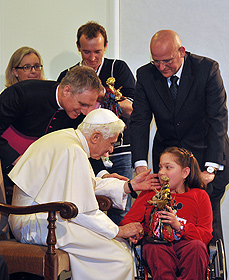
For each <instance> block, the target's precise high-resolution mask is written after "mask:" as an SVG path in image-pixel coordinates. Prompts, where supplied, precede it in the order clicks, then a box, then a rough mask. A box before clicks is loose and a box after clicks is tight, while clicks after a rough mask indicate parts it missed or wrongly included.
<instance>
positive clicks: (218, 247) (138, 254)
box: [131, 239, 227, 280]
mask: <svg viewBox="0 0 229 280" xmlns="http://www.w3.org/2000/svg"><path fill="white" fill-rule="evenodd" d="M131 247H132V250H133V254H134V257H135V266H136V276H135V280H153V276H152V275H151V272H150V269H149V268H148V266H147V263H146V262H145V261H144V260H143V258H142V250H141V249H142V245H141V244H137V245H134V244H131ZM208 249H209V255H210V262H209V265H208V269H207V272H206V280H227V269H226V257H225V251H224V246H223V242H222V240H221V239H219V240H217V241H216V244H215V246H213V245H209V247H208Z"/></svg>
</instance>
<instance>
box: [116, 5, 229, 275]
mask: <svg viewBox="0 0 229 280" xmlns="http://www.w3.org/2000/svg"><path fill="white" fill-rule="evenodd" d="M228 13H229V1H228V0H220V1H213V0H201V1H200V0H185V1H184V0H174V1H171V0H164V1H160V0H121V1H120V58H122V59H125V60H126V61H127V62H128V64H129V65H130V67H131V69H132V70H133V72H134V73H135V71H136V69H137V68H138V67H139V66H141V65H144V64H146V63H148V62H149V60H150V52H149V43H150V39H151V38H152V35H153V34H154V33H155V32H156V31H158V30H160V29H172V30H174V31H176V32H177V33H178V34H179V35H180V37H181V41H182V44H183V45H184V46H185V47H186V50H188V51H190V52H192V53H196V54H199V55H204V56H208V57H210V58H213V59H215V60H217V61H218V62H219V64H220V69H221V74H222V77H223V80H224V84H225V88H226V90H227V91H229V52H228V44H229V28H228V27H229V17H228ZM154 132H155V127H154V126H153V128H152V135H151V137H153V135H154ZM150 143H151V144H152V138H151V140H150ZM149 164H151V154H150V155H149ZM228 205H229V193H228V191H227V192H226V194H225V197H224V199H223V203H222V210H221V212H222V218H223V230H224V236H225V241H226V253H227V260H228V264H227V266H228V272H229V239H228V238H227V237H228V236H229V218H228V217H229V207H228Z"/></svg>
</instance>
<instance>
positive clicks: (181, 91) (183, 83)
mask: <svg viewBox="0 0 229 280" xmlns="http://www.w3.org/2000/svg"><path fill="white" fill-rule="evenodd" d="M193 80H194V76H193V74H192V71H191V62H190V59H189V57H188V55H187V53H186V54H185V61H184V67H183V71H182V74H181V79H180V84H179V87H178V94H177V99H176V106H175V111H176V113H178V112H179V111H180V109H181V107H182V105H183V103H184V102H185V100H186V98H187V96H188V94H189V92H190V88H191V86H192V83H193Z"/></svg>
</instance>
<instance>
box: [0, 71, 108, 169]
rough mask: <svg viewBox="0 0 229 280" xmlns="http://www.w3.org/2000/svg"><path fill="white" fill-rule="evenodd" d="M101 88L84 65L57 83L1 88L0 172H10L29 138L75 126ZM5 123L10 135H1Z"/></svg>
mask: <svg viewBox="0 0 229 280" xmlns="http://www.w3.org/2000/svg"><path fill="white" fill-rule="evenodd" d="M103 90H104V89H103V86H102V84H101V82H100V80H99V78H98V77H97V75H96V73H95V72H94V71H93V70H92V69H91V68H90V67H87V66H84V67H82V68H81V67H76V68H73V69H72V70H71V71H69V72H68V74H67V75H66V77H65V78H64V79H63V80H62V81H61V83H60V85H59V83H58V82H55V81H41V80H28V81H23V82H20V83H16V84H14V85H13V86H11V87H9V88H7V89H5V90H4V91H3V92H2V94H1V95H0V135H1V137H0V159H1V163H2V167H3V174H7V173H8V172H9V171H10V169H11V167H12V166H13V165H15V164H16V163H17V161H18V160H19V158H20V157H21V154H22V153H23V151H24V150H25V149H26V148H27V147H28V145H30V144H31V142H32V141H35V140H36V139H37V138H39V137H41V136H43V135H45V134H47V133H50V132H52V131H55V130H59V129H63V128H70V127H73V128H77V126H78V124H80V123H81V122H82V120H83V118H84V115H86V114H87V112H88V111H89V108H90V106H92V105H94V104H95V103H96V101H97V99H98V96H99V94H100V93H101V92H103ZM9 126H11V127H12V130H13V132H14V134H13V135H12V134H11V135H7V134H4V133H5V132H6V130H7V129H8V127H9ZM15 139H16V141H15ZM57 141H58V139H57ZM22 146H23V148H22Z"/></svg>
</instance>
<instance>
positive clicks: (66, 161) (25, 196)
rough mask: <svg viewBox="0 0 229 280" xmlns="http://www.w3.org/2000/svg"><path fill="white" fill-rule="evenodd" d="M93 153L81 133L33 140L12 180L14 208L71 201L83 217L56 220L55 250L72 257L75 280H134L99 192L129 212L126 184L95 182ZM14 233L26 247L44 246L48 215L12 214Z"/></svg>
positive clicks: (127, 255) (64, 132) (70, 131)
mask: <svg viewBox="0 0 229 280" xmlns="http://www.w3.org/2000/svg"><path fill="white" fill-rule="evenodd" d="M89 157H90V151H89V148H88V145H87V141H86V139H85V137H84V136H83V134H82V133H81V132H80V131H79V130H78V129H77V130H74V129H71V128H70V129H64V130H59V131H56V132H53V133H50V134H48V135H45V136H43V137H42V138H40V139H38V140H37V141H36V142H34V143H33V144H32V145H31V146H30V147H29V148H28V149H27V150H26V152H25V153H24V154H23V156H22V157H21V159H20V160H19V161H18V163H17V164H16V165H15V167H14V168H13V169H12V171H11V172H10V174H9V176H10V178H11V180H12V181H14V183H15V184H16V185H17V186H18V187H15V191H14V195H13V202H12V203H13V204H14V205H32V204H39V203H47V202H54V201H70V202H73V203H75V204H76V205H77V207H78V209H79V214H78V216H77V217H76V218H74V219H72V220H70V221H66V220H62V219H61V217H60V216H58V218H57V224H56V225H57V228H56V236H57V246H56V247H57V248H60V249H63V250H65V251H67V252H68V253H69V255H70V262H71V270H72V279H74V280H96V279H98V280H103V279H104V280H107V279H110V280H116V279H117V280H124V279H126V280H129V279H133V278H134V277H133V260H132V256H131V254H130V252H129V250H128V248H127V246H126V244H125V243H124V242H119V241H118V240H116V239H114V238H115V236H116V235H117V233H118V226H117V225H116V224H115V223H113V221H111V220H110V219H109V218H108V217H107V215H106V214H104V213H103V212H102V211H100V210H99V207H98V203H97V200H96V197H95V194H102V195H106V196H108V197H110V198H111V199H112V200H113V203H114V206H115V207H117V208H121V209H125V204H126V199H127V195H126V194H125V193H124V191H123V186H124V181H121V180H118V179H114V178H109V179H100V178H96V177H95V175H94V172H93V169H92V167H91V165H90V163H89V160H88V158H89ZM9 222H10V226H11V229H12V231H13V233H14V235H15V237H16V239H17V240H19V241H21V242H24V243H32V244H46V233H47V214H45V213H41V214H33V215H25V216H17V215H11V216H10V217H9Z"/></svg>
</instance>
